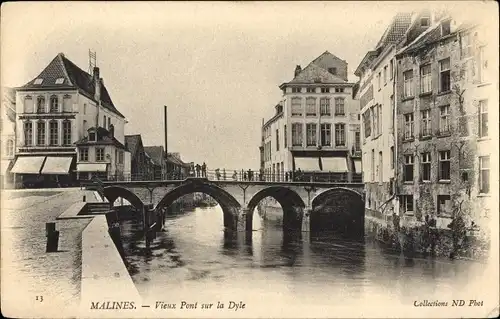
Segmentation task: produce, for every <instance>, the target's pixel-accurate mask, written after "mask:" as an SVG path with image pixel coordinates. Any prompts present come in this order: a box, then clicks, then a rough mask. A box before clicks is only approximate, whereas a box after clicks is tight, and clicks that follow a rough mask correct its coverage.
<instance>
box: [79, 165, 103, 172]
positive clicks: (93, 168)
mask: <svg viewBox="0 0 500 319" xmlns="http://www.w3.org/2000/svg"><path fill="white" fill-rule="evenodd" d="M106 165H107V164H106V163H80V164H77V165H76V171H77V172H106V171H107V169H106V168H107V167H106Z"/></svg>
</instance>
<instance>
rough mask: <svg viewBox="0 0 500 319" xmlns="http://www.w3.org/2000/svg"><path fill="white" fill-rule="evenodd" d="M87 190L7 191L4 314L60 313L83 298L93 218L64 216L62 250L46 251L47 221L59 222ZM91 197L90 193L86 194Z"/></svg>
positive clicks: (3, 221) (59, 226) (4, 193)
mask: <svg viewBox="0 0 500 319" xmlns="http://www.w3.org/2000/svg"><path fill="white" fill-rule="evenodd" d="M84 194H86V192H85V191H84V190H80V189H75V188H73V189H62V188H57V189H43V190H41V189H37V190H19V191H2V214H1V243H2V258H1V277H2V282H1V284H2V287H1V288H2V312H3V314H4V315H6V316H11V317H12V316H13V317H61V316H65V315H66V316H67V315H68V314H69V313H73V315H74V313H75V309H77V308H78V304H79V301H80V300H79V299H80V296H79V294H80V282H81V245H82V238H81V236H82V231H83V229H84V228H85V227H86V226H87V225H88V223H89V222H90V220H91V219H79V220H60V221H57V222H56V229H57V230H58V231H59V232H60V237H59V251H58V252H56V253H46V252H45V245H46V237H45V223H46V222H54V221H55V219H56V217H57V216H59V215H60V214H62V213H63V212H64V211H65V210H66V209H67V208H69V207H70V206H71V205H73V204H74V203H77V202H80V201H82V198H83V195H84ZM87 198H89V196H88V195H87Z"/></svg>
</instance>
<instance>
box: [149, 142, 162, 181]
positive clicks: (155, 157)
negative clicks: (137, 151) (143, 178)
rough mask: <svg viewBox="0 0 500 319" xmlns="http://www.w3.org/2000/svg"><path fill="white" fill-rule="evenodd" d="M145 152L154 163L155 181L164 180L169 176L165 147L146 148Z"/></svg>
mask: <svg viewBox="0 0 500 319" xmlns="http://www.w3.org/2000/svg"><path fill="white" fill-rule="evenodd" d="M144 152H146V154H147V155H149V157H150V158H151V160H152V161H153V172H152V173H153V176H152V178H153V179H154V180H164V179H166V176H167V156H166V154H165V150H164V149H163V146H145V147H144Z"/></svg>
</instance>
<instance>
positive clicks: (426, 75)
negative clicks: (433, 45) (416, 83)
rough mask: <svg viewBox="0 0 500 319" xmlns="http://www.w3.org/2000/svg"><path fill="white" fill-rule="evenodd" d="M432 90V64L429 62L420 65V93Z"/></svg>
mask: <svg viewBox="0 0 500 319" xmlns="http://www.w3.org/2000/svg"><path fill="white" fill-rule="evenodd" d="M431 91H432V77H431V65H430V64H427V65H424V66H422V67H420V93H428V92H431Z"/></svg>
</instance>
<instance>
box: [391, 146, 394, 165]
mask: <svg viewBox="0 0 500 319" xmlns="http://www.w3.org/2000/svg"><path fill="white" fill-rule="evenodd" d="M391 168H392V169H394V146H391Z"/></svg>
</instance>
